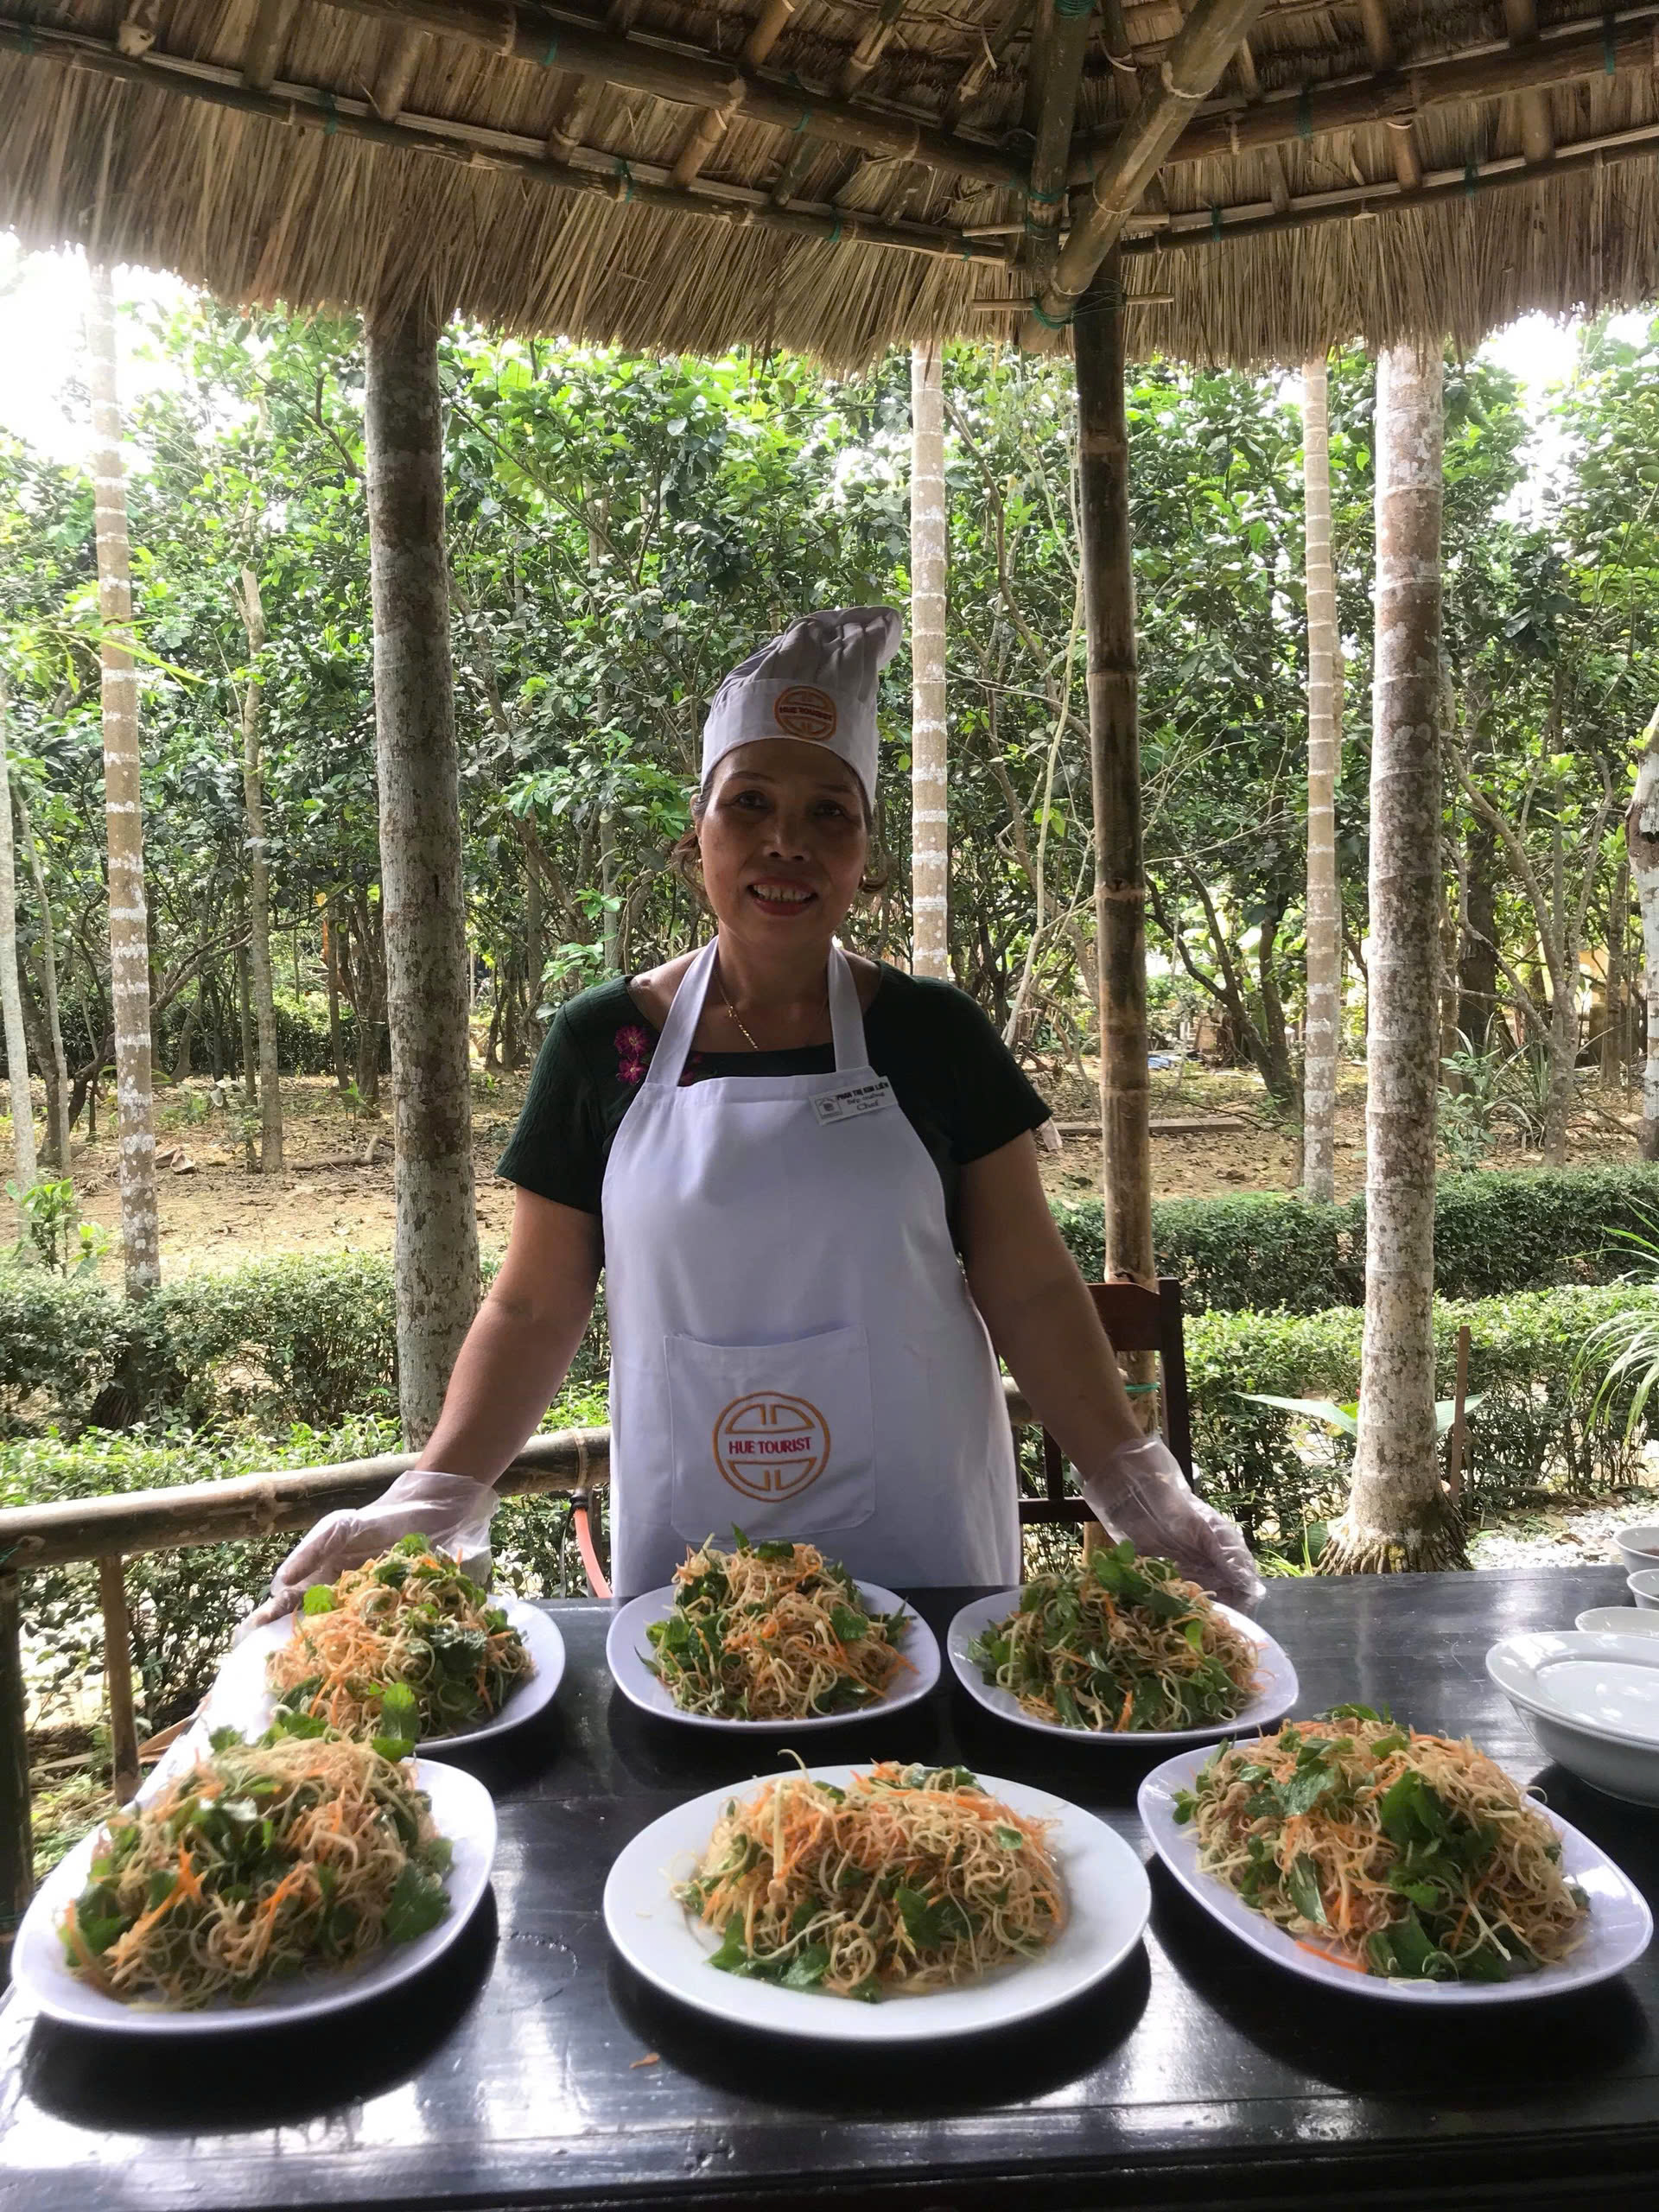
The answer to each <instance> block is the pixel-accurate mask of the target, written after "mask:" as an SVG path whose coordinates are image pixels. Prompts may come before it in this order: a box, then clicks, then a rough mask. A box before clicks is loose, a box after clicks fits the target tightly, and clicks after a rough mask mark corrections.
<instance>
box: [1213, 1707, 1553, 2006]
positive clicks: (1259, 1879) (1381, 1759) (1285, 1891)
mask: <svg viewBox="0 0 1659 2212" xmlns="http://www.w3.org/2000/svg"><path fill="white" fill-rule="evenodd" d="M1175 1818H1176V1820H1177V1821H1179V1822H1181V1823H1185V1822H1187V1821H1191V1822H1192V1825H1193V1827H1194V1828H1195V1829H1196V1831H1197V1834H1198V1866H1199V1869H1200V1871H1201V1872H1204V1873H1206V1874H1212V1875H1214V1876H1215V1878H1216V1879H1217V1881H1219V1882H1224V1883H1225V1885H1227V1887H1228V1888H1229V1889H1230V1890H1233V1891H1236V1893H1237V1894H1238V1896H1240V1897H1243V1900H1244V1902H1245V1904H1249V1905H1252V1906H1254V1907H1255V1910H1257V1911H1258V1912H1261V1913H1264V1914H1265V1915H1266V1916H1267V1917H1268V1919H1269V1920H1271V1921H1272V1922H1273V1923H1274V1925H1275V1926H1276V1927H1279V1928H1282V1929H1285V1930H1286V1932H1287V1934H1289V1935H1290V1936H1293V1937H1294V1938H1295V1940H1296V1941H1297V1942H1299V1943H1300V1944H1301V1945H1302V1947H1303V1948H1304V1949H1306V1950H1309V1951H1313V1952H1315V1953H1316V1954H1317V1955H1319V1956H1320V1957H1323V1958H1325V1959H1329V1960H1332V1961H1335V1962H1336V1963H1337V1964H1338V1965H1340V1966H1346V1967H1352V1968H1353V1969H1354V1971H1355V1972H1357V1973H1359V1974H1389V1975H1395V1976H1401V1977H1404V1978H1408V1979H1411V1980H1434V1981H1465V1980H1469V1981H1507V1980H1509V1979H1510V1977H1511V1976H1512V1975H1514V1974H1527V1973H1530V1972H1532V1971H1533V1970H1534V1969H1535V1968H1536V1967H1542V1966H1553V1965H1554V1964H1556V1963H1557V1962H1558V1961H1560V1960H1562V1959H1564V1958H1566V1957H1567V1954H1568V1953H1569V1952H1570V1951H1571V1950H1572V1949H1573V1947H1574V1946H1575V1945H1576V1944H1577V1943H1578V1942H1579V1940H1580V1937H1581V1936H1582V1935H1583V1933H1584V1920H1585V1916H1586V1913H1587V1912H1588V1911H1589V1909H1590V1904H1589V1899H1588V1898H1587V1897H1586V1896H1585V1894H1584V1892H1583V1891H1582V1890H1580V1888H1579V1887H1578V1886H1577V1885H1576V1884H1574V1883H1573V1882H1570V1881H1569V1880H1567V1878H1566V1876H1565V1875H1564V1874H1563V1873H1562V1872H1561V1865H1560V1859H1561V1847H1560V1841H1559V1840H1558V1839H1557V1836H1556V1834H1555V1831H1554V1827H1552V1826H1551V1825H1550V1823H1549V1821H1548V1820H1547V1819H1546V1818H1545V1816H1544V1815H1543V1814H1542V1813H1541V1812H1540V1811H1539V1810H1538V1808H1537V1807H1536V1806H1535V1805H1533V1804H1531V1803H1530V1802H1529V1801H1528V1799H1527V1797H1526V1796H1525V1795H1524V1794H1523V1792H1522V1789H1520V1787H1519V1785H1518V1784H1517V1783H1514V1782H1512V1781H1511V1780H1510V1777H1509V1776H1508V1775H1507V1774H1505V1773H1504V1772H1503V1769H1502V1768H1501V1767H1498V1766H1496V1765H1494V1764H1493V1763H1492V1761H1491V1759H1490V1758H1487V1756H1486V1754H1485V1753H1484V1751H1477V1750H1476V1749H1475V1746H1474V1745H1472V1744H1471V1743H1467V1742H1462V1743H1459V1742H1458V1741H1456V1740H1454V1739H1453V1738H1450V1737H1446V1736H1431V1735H1423V1734H1420V1733H1419V1732H1418V1731H1417V1730H1416V1729H1414V1728H1407V1727H1403V1726H1396V1725H1395V1723H1394V1722H1392V1721H1390V1720H1387V1719H1380V1718H1379V1717H1378V1715H1377V1714H1376V1713H1373V1712H1372V1711H1371V1710H1370V1707H1367V1706H1360V1705H1346V1706H1338V1707H1336V1708H1335V1709H1334V1711H1332V1713H1329V1714H1327V1715H1325V1717H1324V1718H1322V1719H1318V1720H1306V1721H1297V1722H1296V1723H1294V1726H1287V1727H1284V1728H1281V1730H1280V1731H1279V1732H1278V1734H1277V1735H1275V1736H1267V1737H1263V1738H1261V1739H1260V1740H1259V1741H1257V1742H1255V1743H1246V1744H1230V1745H1227V1747H1226V1748H1225V1749H1224V1750H1223V1751H1217V1754H1216V1756H1215V1757H1214V1758H1212V1759H1211V1760H1210V1762H1209V1764H1207V1765H1206V1766H1205V1768H1204V1769H1203V1770H1202V1771H1201V1772H1200V1773H1199V1774H1198V1777H1196V1780H1195V1783H1194V1786H1193V1787H1192V1789H1190V1790H1188V1789H1183V1790H1181V1791H1179V1792H1178V1793H1177V1796H1176V1799H1175Z"/></svg>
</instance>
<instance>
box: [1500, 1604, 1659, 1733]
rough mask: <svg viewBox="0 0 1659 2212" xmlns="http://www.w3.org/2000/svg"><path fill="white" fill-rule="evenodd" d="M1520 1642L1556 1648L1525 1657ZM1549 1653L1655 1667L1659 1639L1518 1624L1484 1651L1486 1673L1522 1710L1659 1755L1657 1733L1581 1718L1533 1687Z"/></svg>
mask: <svg viewBox="0 0 1659 2212" xmlns="http://www.w3.org/2000/svg"><path fill="white" fill-rule="evenodd" d="M1525 1645H1535V1646H1542V1645H1550V1646H1554V1647H1555V1648H1554V1649H1549V1650H1545V1649H1539V1650H1538V1651H1537V1652H1536V1654H1535V1656H1529V1654H1528V1653H1527V1652H1526V1651H1525V1650H1524V1649H1522V1646H1525ZM1549 1658H1558V1659H1591V1658H1596V1659H1623V1660H1624V1661H1626V1662H1628V1663H1629V1664H1630V1665H1632V1666H1642V1667H1649V1668H1652V1669H1656V1670H1659V1643H1656V1640H1655V1638H1654V1637H1650V1636H1648V1635H1645V1634H1643V1633H1642V1632H1641V1631H1640V1630H1638V1631H1637V1633H1636V1634H1634V1635H1630V1636H1625V1635H1622V1634H1620V1635H1614V1634H1611V1633H1610V1632H1609V1631H1607V1630H1604V1629H1577V1628H1575V1629H1523V1630H1520V1631H1519V1632H1517V1633H1516V1635H1514V1636H1506V1637H1502V1638H1500V1639H1499V1641H1498V1642H1497V1643H1494V1644H1493V1645H1492V1646H1491V1649H1490V1650H1489V1651H1488V1652H1487V1654H1486V1672H1487V1673H1488V1674H1489V1675H1491V1678H1492V1680H1493V1681H1495V1682H1496V1683H1497V1687H1498V1688H1499V1689H1501V1690H1502V1691H1503V1694H1504V1695H1505V1697H1507V1698H1510V1699H1511V1700H1513V1701H1514V1702H1515V1703H1516V1705H1518V1706H1520V1707H1522V1709H1523V1710H1524V1711H1526V1712H1528V1713H1537V1714H1538V1715H1539V1717H1540V1719H1544V1720H1548V1721H1552V1722H1553V1723H1554V1726H1556V1727H1558V1728H1566V1729H1569V1730H1571V1731H1572V1732H1573V1733H1574V1734H1576V1735H1580V1736H1586V1737H1588V1738H1590V1740H1591V1741H1592V1743H1599V1744H1617V1745H1618V1746H1619V1747H1620V1748H1621V1749H1622V1750H1624V1751H1647V1752H1649V1753H1650V1754H1651V1755H1652V1756H1653V1757H1654V1758H1656V1759H1659V1737H1656V1736H1640V1735H1637V1734H1636V1733H1634V1732H1632V1731H1630V1730H1629V1729H1624V1728H1610V1727H1608V1726H1605V1724H1604V1723H1602V1722H1599V1721H1589V1720H1586V1719H1584V1718H1583V1717H1582V1716H1581V1715H1580V1714H1579V1713H1563V1712H1562V1710H1561V1708H1560V1706H1559V1705H1557V1704H1555V1703H1554V1700H1552V1699H1550V1698H1548V1697H1546V1696H1545V1695H1544V1694H1543V1693H1542V1691H1541V1689H1538V1688H1535V1687H1534V1684H1535V1682H1536V1681H1538V1679H1539V1671H1538V1670H1539V1667H1540V1665H1541V1662H1543V1661H1544V1660H1546V1659H1549Z"/></svg>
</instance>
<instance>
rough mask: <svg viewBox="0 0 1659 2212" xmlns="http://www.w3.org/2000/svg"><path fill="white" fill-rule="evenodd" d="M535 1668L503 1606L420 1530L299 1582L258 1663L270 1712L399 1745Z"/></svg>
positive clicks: (468, 1719)
mask: <svg viewBox="0 0 1659 2212" xmlns="http://www.w3.org/2000/svg"><path fill="white" fill-rule="evenodd" d="M534 1671H535V1669H534V1666H533V1663H532V1662H531V1656H530V1654H529V1652H528V1651H527V1650H526V1649H524V1639H523V1637H521V1636H520V1635H519V1633H518V1630H517V1629H515V1628H512V1627H510V1626H509V1624H508V1622H507V1617H506V1615H505V1612H503V1611H502V1610H501V1608H500V1607H499V1605H490V1604H489V1603H488V1602H487V1600H486V1596H485V1593H484V1592H483V1591H482V1590H480V1587H479V1586H478V1585H477V1583H475V1582H474V1581H472V1580H470V1579H469V1578H468V1577H467V1575H464V1574H463V1573H461V1571H460V1569H459V1567H457V1566H456V1564H455V1562H454V1560H452V1559H450V1558H449V1557H448V1555H447V1554H444V1553H442V1552H435V1551H433V1550H432V1549H431V1548H429V1545H428V1544H427V1542H426V1540H425V1538H424V1537H423V1536H405V1537H404V1538H403V1540H402V1541H400V1542H398V1543H397V1544H394V1545H393V1547H392V1548H391V1551H389V1552H387V1553H386V1554H385V1556H384V1557H383V1558H380V1559H372V1560H368V1561H367V1562H366V1564H365V1565H364V1566H362V1567H352V1568H350V1569H349V1570H348V1571H347V1572H346V1573H344V1574H342V1575H341V1576H340V1579H339V1580H338V1581H336V1582H334V1583H319V1584H317V1585H316V1586H315V1587H314V1588H312V1589H310V1590H308V1591H307V1592H306V1593H305V1596H304V1599H302V1603H301V1606H300V1611H299V1613H298V1615H297V1616H296V1619H295V1623H294V1630H293V1633H292V1635H291V1636H289V1637H288V1638H287V1640H286V1641H285V1642H284V1643H281V1644H279V1645H278V1646H277V1649H276V1650H274V1651H273V1652H272V1653H271V1654H270V1657H269V1659H267V1661H266V1662H265V1680H266V1682H267V1683H268V1684H269V1686H270V1688H271V1689H273V1690H274V1691H275V1692H276V1693H277V1710H278V1712H279V1713H282V1712H287V1713H296V1714H302V1715H304V1716H306V1717H308V1719H312V1720H314V1721H315V1722H316V1723H317V1724H318V1725H319V1726H323V1727H327V1728H335V1729H338V1730H340V1732H341V1733H342V1734H345V1735H347V1736H366V1737H371V1738H373V1737H380V1738H385V1739H386V1741H387V1742H388V1743H389V1744H391V1745H401V1746H404V1747H407V1748H412V1747H413V1745H415V1744H416V1743H417V1742H418V1741H419V1740H420V1739H421V1738H423V1737H430V1736H447V1735H450V1734H453V1733H454V1732H456V1731H457V1730H460V1729H462V1728H466V1727H469V1726H476V1725H477V1724H478V1723H479V1722H480V1721H483V1720H488V1719H493V1716H494V1715H495V1714H496V1713H499V1711H500V1710H501V1707H502V1705H503V1704H504V1703H505V1700H506V1698H507V1697H508V1695H509V1694H510V1693H511V1692H512V1688H514V1686H515V1684H517V1683H518V1682H519V1681H523V1680H524V1679H525V1678H526V1677H527V1676H528V1675H531V1674H533V1673H534ZM398 1755H399V1753H398V1751H396V1750H394V1751H393V1756H394V1757H396V1756H398Z"/></svg>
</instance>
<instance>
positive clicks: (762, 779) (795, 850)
mask: <svg viewBox="0 0 1659 2212" xmlns="http://www.w3.org/2000/svg"><path fill="white" fill-rule="evenodd" d="M697 843H698V847H699V849H700V850H701V852H702V877H703V883H704V886H705V887H706V889H707V891H708V893H709V904H710V905H711V906H713V908H714V910H715V915H716V917H717V918H718V919H719V921H720V923H721V926H722V928H725V929H728V930H731V931H735V932H736V933H737V934H738V935H739V936H740V937H741V938H745V939H746V940H748V941H750V942H752V943H754V944H780V943H783V942H787V941H788V940H789V939H791V938H822V939H828V938H829V937H830V936H831V935H832V934H833V932H834V931H835V930H836V927H837V926H838V925H839V924H840V922H841V920H842V917H843V916H844V915H845V913H846V912H847V910H848V908H849V906H851V905H852V903H853V900H854V899H855V897H856V895H857V893H858V887H859V882H860V880H861V878H862V876H863V874H864V868H865V864H866V862H867V861H868V858H869V850H870V836H869V830H868V828H867V826H866V820H865V806H864V793H863V789H862V786H861V785H860V783H859V780H858V778H857V777H856V776H855V774H854V773H853V771H852V770H851V769H850V768H849V767H848V766H847V765H846V763H845V762H844V761H842V760H839V759H838V758H837V757H836V754H835V753H826V752H823V751H821V750H820V749H819V748H818V747H817V746H813V745H804V744H802V743H801V742H800V741H798V740H797V739H792V738H785V737H776V738H759V739H756V740H755V741H754V742H753V743H752V744H749V745H740V746H736V747H734V748H733V750H732V751H731V752H730V753H727V754H725V755H724V757H723V758H722V759H721V760H720V761H719V762H718V763H717V764H716V766H715V772H714V774H713V776H712V778H711V779H710V781H709V791H708V798H707V804H706V805H705V807H704V810H703V815H702V821H701V822H700V823H699V824H698V825H697Z"/></svg>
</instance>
